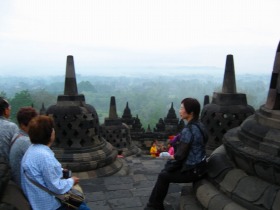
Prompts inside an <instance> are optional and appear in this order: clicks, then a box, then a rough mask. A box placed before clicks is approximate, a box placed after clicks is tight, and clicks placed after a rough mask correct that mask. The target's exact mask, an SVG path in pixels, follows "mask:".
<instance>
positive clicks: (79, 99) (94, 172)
mask: <svg viewBox="0 0 280 210" xmlns="http://www.w3.org/2000/svg"><path fill="white" fill-rule="evenodd" d="M46 114H47V115H50V116H52V117H53V119H54V121H55V132H56V141H55V144H54V145H53V147H52V149H53V151H54V152H55V155H56V157H57V159H58V160H59V161H60V162H61V163H62V165H63V167H65V168H68V169H71V170H72V171H74V172H87V173H84V175H83V177H85V178H86V177H95V176H106V175H110V174H113V173H115V172H117V171H118V170H119V169H120V168H121V167H122V162H121V161H119V160H118V159H116V157H117V150H116V149H115V148H114V147H113V146H112V145H111V144H110V143H108V142H107V141H106V140H105V139H104V138H103V137H102V136H101V135H100V133H99V119H98V115H97V112H96V110H95V108H94V107H93V106H91V105H89V104H86V103H85V96H84V95H82V94H78V88H77V83H76V75H75V67H74V59H73V56H67V63H66V76H65V87H64V94H63V95H59V96H58V98H57V103H56V105H52V106H50V107H49V108H48V109H47V111H46Z"/></svg>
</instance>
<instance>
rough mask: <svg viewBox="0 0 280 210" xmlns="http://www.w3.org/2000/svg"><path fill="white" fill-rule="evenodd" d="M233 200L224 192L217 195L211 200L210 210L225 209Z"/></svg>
mask: <svg viewBox="0 0 280 210" xmlns="http://www.w3.org/2000/svg"><path fill="white" fill-rule="evenodd" d="M231 202H232V201H231V200H230V199H229V198H227V197H226V196H225V195H223V194H219V195H216V196H215V197H213V199H211V200H210V203H209V206H208V210H223V209H224V207H225V206H226V205H227V204H229V203H231Z"/></svg>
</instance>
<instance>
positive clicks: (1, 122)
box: [0, 97, 19, 160]
mask: <svg viewBox="0 0 280 210" xmlns="http://www.w3.org/2000/svg"><path fill="white" fill-rule="evenodd" d="M10 113H11V106H10V105H9V103H8V102H7V100H5V99H3V98H2V97H0V153H1V154H2V155H3V156H4V158H6V159H7V160H9V151H10V145H11V140H12V138H13V136H14V134H16V133H17V132H18V130H19V129H18V126H17V125H16V124H15V123H13V122H10V121H9V117H10Z"/></svg>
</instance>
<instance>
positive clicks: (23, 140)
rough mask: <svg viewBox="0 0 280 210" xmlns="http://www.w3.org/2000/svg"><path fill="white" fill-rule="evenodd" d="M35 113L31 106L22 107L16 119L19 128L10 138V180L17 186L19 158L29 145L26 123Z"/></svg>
mask: <svg viewBox="0 0 280 210" xmlns="http://www.w3.org/2000/svg"><path fill="white" fill-rule="evenodd" d="M37 115H38V113H37V112H36V110H35V109H34V108H32V107H22V108H20V110H19V111H18V113H17V121H18V124H19V127H20V130H19V132H18V133H16V134H15V135H14V136H13V138H12V142H11V148H10V154H9V159H10V166H11V171H12V180H13V181H14V182H15V183H16V184H17V185H18V186H19V187H20V186H21V183H20V165H21V160H22V157H23V155H24V153H25V152H26V150H27V149H28V147H29V146H30V145H31V142H30V139H29V136H28V134H27V132H28V123H29V121H30V120H31V119H32V118H34V117H36V116H37Z"/></svg>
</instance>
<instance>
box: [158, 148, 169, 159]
mask: <svg viewBox="0 0 280 210" xmlns="http://www.w3.org/2000/svg"><path fill="white" fill-rule="evenodd" d="M159 157H161V158H167V159H168V158H170V157H171V156H170V154H169V153H168V152H167V149H166V147H164V146H163V149H162V152H161V153H160V154H159Z"/></svg>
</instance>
